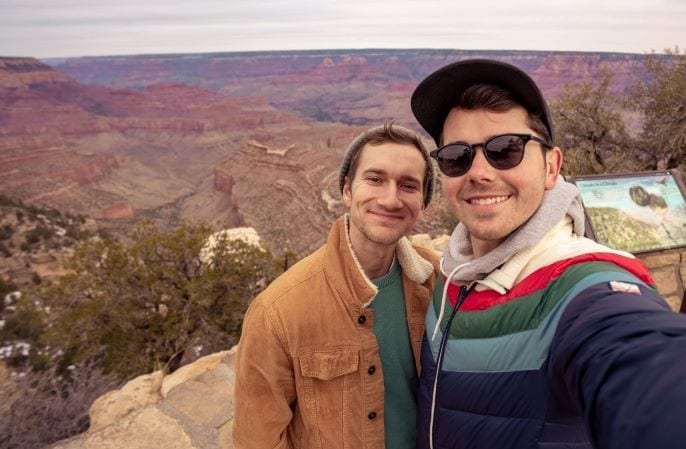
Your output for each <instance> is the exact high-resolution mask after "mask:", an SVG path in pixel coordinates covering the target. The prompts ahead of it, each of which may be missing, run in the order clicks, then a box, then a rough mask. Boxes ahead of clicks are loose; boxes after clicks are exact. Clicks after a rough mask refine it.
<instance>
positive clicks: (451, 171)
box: [430, 134, 552, 177]
mask: <svg viewBox="0 0 686 449" xmlns="http://www.w3.org/2000/svg"><path fill="white" fill-rule="evenodd" d="M530 140H533V141H534V142H538V143H540V144H541V145H543V146H544V147H546V148H552V145H551V144H549V143H548V142H546V141H545V140H544V139H541V138H540V137H537V136H532V135H531V134H502V135H499V136H494V137H491V138H490V139H488V140H487V141H485V142H483V143H474V144H471V145H470V144H468V143H462V142H455V143H449V144H447V145H443V146H442V147H440V148H437V149H435V150H433V151H432V152H431V153H430V155H431V157H432V158H434V159H436V161H437V162H438V168H439V169H440V170H441V172H442V173H443V174H444V175H446V176H450V177H455V176H462V175H464V174H465V173H467V172H468V171H469V169H470V168H471V166H472V162H473V161H474V157H475V156H476V150H475V148H476V147H482V148H483V151H484V157H485V158H486V160H487V161H488V163H489V164H491V166H492V167H494V168H497V169H498V170H507V169H509V168H514V167H516V166H517V165H519V164H520V163H521V162H522V159H523V158H524V147H526V144H527V142H529V141H530Z"/></svg>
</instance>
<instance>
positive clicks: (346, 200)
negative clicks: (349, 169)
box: [343, 177, 353, 209]
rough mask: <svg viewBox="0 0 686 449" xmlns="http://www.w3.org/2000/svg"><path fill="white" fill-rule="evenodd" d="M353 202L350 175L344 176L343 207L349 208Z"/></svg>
mask: <svg viewBox="0 0 686 449" xmlns="http://www.w3.org/2000/svg"><path fill="white" fill-rule="evenodd" d="M352 203H353V194H352V191H351V190H350V177H346V178H345V184H343V204H345V207H347V208H348V209H350V206H351V205H352Z"/></svg>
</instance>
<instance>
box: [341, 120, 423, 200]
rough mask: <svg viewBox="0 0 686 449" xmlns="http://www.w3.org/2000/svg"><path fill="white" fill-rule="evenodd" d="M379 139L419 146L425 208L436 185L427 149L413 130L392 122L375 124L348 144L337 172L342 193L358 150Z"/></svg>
mask: <svg viewBox="0 0 686 449" xmlns="http://www.w3.org/2000/svg"><path fill="white" fill-rule="evenodd" d="M377 139H380V140H382V141H386V142H396V141H399V142H401V143H410V142H412V143H411V144H412V145H416V146H418V147H419V150H421V152H422V156H423V157H424V160H425V161H426V173H425V175H424V186H423V187H424V207H425V208H426V207H427V206H428V205H429V203H430V202H431V196H432V195H433V191H434V186H435V185H436V171H435V169H434V165H433V163H432V161H431V158H430V157H429V151H428V150H427V149H426V146H425V145H424V142H422V139H421V137H419V135H418V134H417V133H415V132H414V131H411V130H409V129H407V128H404V127H402V126H399V125H396V124H394V123H386V124H385V125H381V126H375V127H374V128H371V129H368V130H367V131H365V132H363V133H362V134H360V135H359V136H357V137H356V138H355V139H353V141H352V142H351V143H350V145H349V146H348V149H347V150H346V151H345V155H344V156H343V161H342V162H341V171H340V172H339V174H338V184H339V187H340V190H341V193H343V186H344V185H345V178H346V177H347V176H348V171H350V165H351V163H352V161H353V159H354V158H355V157H356V156H357V154H358V153H359V152H360V150H361V149H362V148H363V147H364V146H365V145H366V144H368V143H369V142H371V141H372V140H375V141H376V140H377Z"/></svg>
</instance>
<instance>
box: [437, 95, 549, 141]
mask: <svg viewBox="0 0 686 449" xmlns="http://www.w3.org/2000/svg"><path fill="white" fill-rule="evenodd" d="M517 106H519V107H523V108H524V106H523V105H522V103H521V102H519V101H517V99H516V98H515V97H514V95H513V94H512V92H510V91H509V90H507V89H504V88H502V87H498V86H496V85H493V84H484V83H476V84H473V85H471V86H469V87H468V88H467V89H465V90H464V91H463V92H461V93H460V94H459V95H457V97H456V98H455V101H454V102H453V107H454V108H462V109H471V110H473V109H481V108H483V109H489V110H492V111H496V112H505V111H508V110H510V109H512V108H515V107H517ZM524 109H525V110H526V111H527V114H528V117H529V122H528V123H527V125H528V126H529V127H530V128H531V129H533V130H534V131H535V132H536V133H538V134H540V136H541V137H542V138H543V139H544V140H545V141H546V142H548V143H550V144H551V145H552V142H551V137H550V133H549V132H548V128H547V127H546V126H545V124H544V123H543V120H542V119H541V114H540V113H533V112H531V111H529V110H527V109H526V108H524ZM442 144H443V133H442V132H441V145H442ZM542 147H543V148H544V151H545V150H547V149H548V148H547V147H546V146H545V145H543V146H542Z"/></svg>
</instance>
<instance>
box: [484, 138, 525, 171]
mask: <svg viewBox="0 0 686 449" xmlns="http://www.w3.org/2000/svg"><path fill="white" fill-rule="evenodd" d="M525 144H526V142H525V141H524V139H522V138H521V137H520V136H514V135H504V136H498V137H495V138H493V139H491V140H489V141H488V143H486V148H485V150H486V158H487V159H488V161H489V162H490V163H491V165H492V166H493V167H495V168H497V169H499V170H507V169H508V168H513V167H516V166H517V165H519V163H520V162H522V158H523V157H524V146H525Z"/></svg>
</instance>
